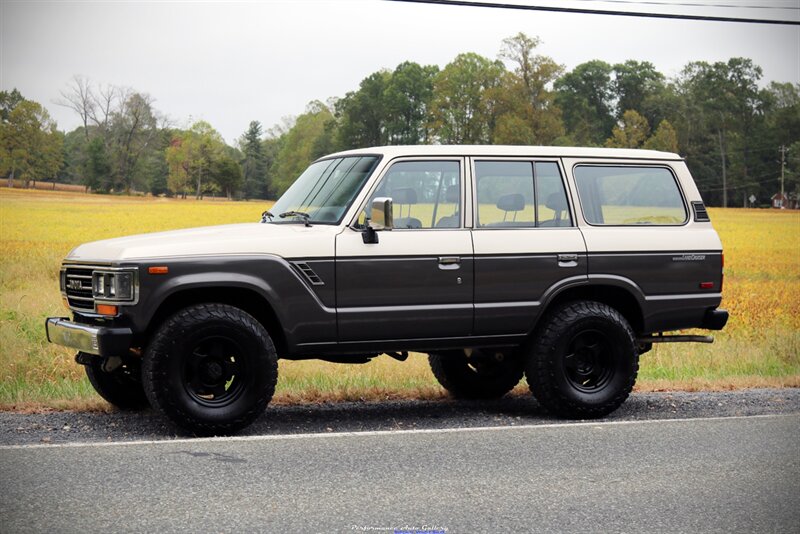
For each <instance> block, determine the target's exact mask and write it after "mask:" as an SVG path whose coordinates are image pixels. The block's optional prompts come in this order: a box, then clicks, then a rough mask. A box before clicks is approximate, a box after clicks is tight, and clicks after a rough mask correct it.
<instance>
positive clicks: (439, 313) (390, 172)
mask: <svg viewBox="0 0 800 534" xmlns="http://www.w3.org/2000/svg"><path fill="white" fill-rule="evenodd" d="M464 196H465V187H464V160H463V158H429V159H405V160H400V161H396V162H394V163H392V164H391V165H390V166H389V167H388V169H387V171H386V172H385V173H384V175H383V176H382V177H381V178H380V179H379V181H378V186H377V187H376V189H375V190H374V191H373V192H372V194H371V195H370V200H369V202H368V204H367V206H366V207H365V210H364V212H363V213H362V215H361V221H362V222H363V220H364V217H365V216H369V211H370V208H369V206H370V205H371V202H372V198H375V197H391V198H392V199H393V205H394V221H395V228H394V229H393V230H391V231H381V232H378V234H377V235H378V239H379V242H378V243H374V244H372V243H370V244H365V243H364V242H363V239H362V233H361V232H360V231H357V230H354V229H346V230H345V231H344V232H343V233H341V234H339V235H338V236H337V240H336V289H337V302H336V305H337V318H338V327H339V340H340V341H343V342H346V341H369V340H391V339H430V338H443V337H464V336H468V335H470V333H471V331H472V320H473V312H472V298H473V294H472V290H473V253H472V240H471V239H470V232H469V230H468V229H465V228H464V217H463V213H464V210H463V209H462V206H464Z"/></svg>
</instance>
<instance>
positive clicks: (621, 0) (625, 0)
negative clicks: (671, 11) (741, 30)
mask: <svg viewBox="0 0 800 534" xmlns="http://www.w3.org/2000/svg"><path fill="white" fill-rule="evenodd" d="M573 1H574V2H598V1H599V2H602V3H604V4H634V5H636V4H641V5H649V6H660V7H672V6H681V7H710V8H725V9H778V10H782V11H800V7H782V6H752V5H744V4H701V3H691V2H685V3H684V2H649V1H646V0H642V1H636V0H573Z"/></svg>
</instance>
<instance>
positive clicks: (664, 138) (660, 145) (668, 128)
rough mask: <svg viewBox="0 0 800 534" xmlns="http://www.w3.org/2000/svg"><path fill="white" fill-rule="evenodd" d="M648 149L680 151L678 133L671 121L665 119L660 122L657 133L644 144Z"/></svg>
mask: <svg viewBox="0 0 800 534" xmlns="http://www.w3.org/2000/svg"><path fill="white" fill-rule="evenodd" d="M644 148H646V149H648V150H661V151H663V152H678V134H677V133H676V132H675V128H673V127H672V125H671V124H670V123H669V121H666V120H663V121H661V122H660V123H659V124H658V128H656V131H655V133H654V134H653V135H652V136H651V137H650V139H648V140H647V142H646V143H645V144H644Z"/></svg>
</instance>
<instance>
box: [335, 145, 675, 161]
mask: <svg viewBox="0 0 800 534" xmlns="http://www.w3.org/2000/svg"><path fill="white" fill-rule="evenodd" d="M356 154H381V155H383V156H386V157H389V158H395V157H399V156H494V157H503V156H508V157H515V156H517V157H531V156H534V157H578V158H635V159H658V160H682V159H683V158H681V156H679V155H678V154H673V153H671V152H659V151H657V150H638V149H632V148H596V147H566V146H519V145H396V146H378V147H370V148H360V149H356V150H346V151H344V152H337V153H336V154H331V155H330V156H327V157H331V156H346V155H356Z"/></svg>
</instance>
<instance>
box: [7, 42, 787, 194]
mask: <svg viewBox="0 0 800 534" xmlns="http://www.w3.org/2000/svg"><path fill="white" fill-rule="evenodd" d="M539 45H540V41H539V39H538V38H535V37H529V36H527V35H525V34H523V33H519V34H517V35H516V36H514V37H510V38H508V39H505V40H504V41H503V42H502V45H501V48H500V51H499V53H498V57H497V58H495V59H490V58H487V57H484V56H481V55H479V54H475V53H463V54H459V55H458V56H456V57H455V58H454V59H453V60H452V61H451V62H450V63H448V64H447V65H445V66H444V67H443V68H440V67H438V66H436V65H419V64H417V63H414V62H410V61H406V62H403V63H401V64H400V65H398V66H397V67H396V68H395V69H394V70H381V71H378V72H374V73H372V74H370V75H368V76H367V77H365V78H364V79H363V80H362V81H361V83H360V84H359V86H358V88H356V89H354V90H353V91H350V92H348V93H347V94H345V95H344V96H343V97H341V98H331V99H329V100H327V101H325V102H322V101H318V100H317V101H313V102H311V103H310V104H309V105H308V106H307V108H306V110H305V112H304V113H302V114H301V115H299V116H297V117H294V118H287V119H284V121H283V122H282V123H281V124H278V125H275V126H273V127H272V128H270V129H267V130H265V129H264V128H263V126H262V125H261V123H260V122H258V121H252V122H251V123H250V125H249V127H248V128H247V130H246V131H245V132H244V133H243V134H242V135H241V137H240V138H239V139H238V140H237V141H236V143H235V145H234V146H229V145H227V144H226V143H225V142H224V140H223V138H222V137H221V135H220V134H219V133H218V132H217V131H216V130H214V128H213V127H212V126H211V125H210V124H208V123H207V122H204V121H198V122H196V123H194V124H192V125H191V126H190V127H189V128H188V129H181V128H175V127H173V126H172V125H170V124H169V121H168V120H167V119H166V118H165V117H164V116H163V115H162V114H161V113H160V112H159V111H158V110H156V109H155V108H154V106H153V99H152V98H151V97H150V96H149V95H147V94H144V93H140V92H137V91H134V90H131V89H125V88H120V87H115V86H103V85H99V84H96V83H93V82H92V81H90V80H88V79H85V78H81V77H75V78H73V80H72V81H71V82H70V83H69V84H68V85H67V87H66V88H65V89H64V90H63V91H62V93H61V99H60V100H59V102H58V104H59V105H63V106H67V107H69V108H70V109H72V110H73V111H74V112H75V113H76V114H77V116H78V117H79V118H80V120H81V126H80V127H78V128H76V129H75V130H73V131H71V132H67V133H63V132H60V131H59V130H58V129H57V128H56V125H55V124H54V122H53V121H52V119H51V118H50V116H49V114H48V112H47V110H46V109H44V108H43V107H42V106H41V105H40V104H38V103H35V102H31V101H29V100H26V99H24V98H23V97H22V95H20V94H19V92H18V91H16V90H13V91H10V92H8V91H4V92H2V93H0V113H1V114H2V115H1V116H0V119H1V120H0V172H2V173H3V175H5V176H6V177H7V178H8V179H9V181H11V180H13V179H21V180H23V181H25V182H28V181H31V180H57V181H61V182H67V183H81V184H84V185H86V186H88V187H89V188H91V189H92V190H93V191H98V192H112V191H113V192H131V191H139V192H142V191H146V192H150V193H152V194H156V195H162V194H165V195H180V196H184V197H185V196H187V195H193V196H196V197H202V196H204V195H212V194H213V195H224V196H227V197H229V198H244V199H250V198H275V197H277V196H279V195H280V194H281V193H283V191H285V190H286V189H287V188H288V187H289V185H291V183H292V182H293V180H294V179H295V178H296V177H297V176H298V175H299V174H300V173H301V172H302V171H303V169H304V168H305V167H306V166H307V165H308V164H309V163H310V162H311V161H313V160H314V159H316V158H318V157H320V156H322V155H325V154H328V153H331V152H335V151H339V150H346V149H351V148H362V147H368V146H376V145H386V144H423V143H442V144H445V143H446V144H522V145H562V146H569V145H576V146H607V147H622V148H647V149H654V150H664V151H669V152H677V153H679V154H681V155H682V156H683V157H684V158H686V161H687V164H688V165H689V168H690V170H691V172H692V174H693V175H694V177H695V181H696V182H697V185H698V187H699V189H700V191H701V193H702V194H703V197H704V198H705V199H706V202H707V203H708V204H710V205H720V206H727V205H745V204H746V203H747V198H748V197H749V196H750V195H755V196H756V198H758V199H759V202H760V203H766V202H767V201H768V199H769V197H770V196H771V195H772V194H773V193H775V192H777V191H779V190H780V183H779V181H780V176H781V166H782V163H783V173H784V176H785V180H786V186H785V188H786V190H787V191H793V192H795V193H797V192H798V190H799V189H800V83H796V84H792V83H779V82H774V81H773V82H770V83H769V84H766V85H763V84H762V83H761V79H762V77H763V73H762V69H761V68H760V67H759V66H758V65H756V64H754V63H753V62H752V61H751V60H750V59H746V58H731V59H730V60H728V61H727V62H716V63H707V62H703V61H695V62H690V63H688V64H687V65H686V66H685V67H684V68H683V69H682V70H681V72H680V73H679V74H678V75H677V76H675V77H673V78H667V77H665V76H664V75H663V74H662V73H660V72H659V71H658V70H657V69H656V68H655V67H654V66H653V65H652V64H651V63H649V62H646V61H635V60H629V61H625V62H623V63H618V64H613V65H612V64H609V63H607V62H604V61H601V60H593V61H588V62H586V63H583V64H580V65H578V66H576V67H575V68H574V69H572V70H571V71H566V70H565V69H564V67H563V66H561V65H559V64H558V63H557V62H556V61H555V60H554V59H552V58H550V57H548V56H544V55H541V54H538V53H537V47H538V46H539ZM781 147H783V148H785V151H783V152H782V151H781ZM782 154H785V159H784V161H783V162H782V161H781V159H782ZM9 183H10V182H9Z"/></svg>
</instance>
